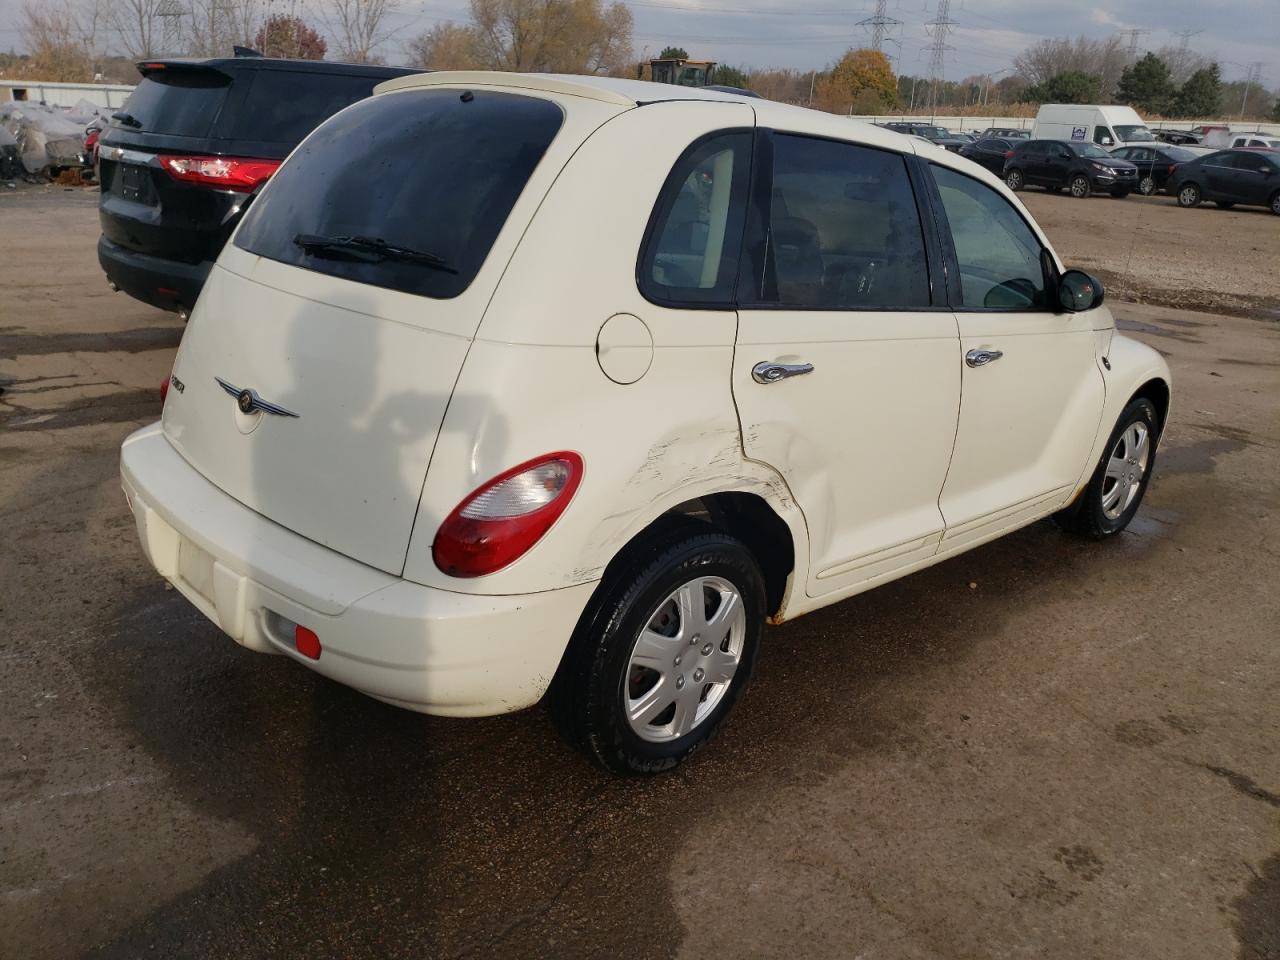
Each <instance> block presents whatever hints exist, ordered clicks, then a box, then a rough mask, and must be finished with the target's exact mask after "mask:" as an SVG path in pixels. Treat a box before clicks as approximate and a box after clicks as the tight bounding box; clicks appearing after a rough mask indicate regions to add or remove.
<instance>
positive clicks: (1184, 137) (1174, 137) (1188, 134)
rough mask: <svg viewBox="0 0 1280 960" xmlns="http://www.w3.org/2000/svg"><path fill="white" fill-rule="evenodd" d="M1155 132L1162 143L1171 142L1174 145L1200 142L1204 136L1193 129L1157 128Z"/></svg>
mask: <svg viewBox="0 0 1280 960" xmlns="http://www.w3.org/2000/svg"><path fill="white" fill-rule="evenodd" d="M1154 133H1155V138H1156V139H1157V140H1159V141H1160V142H1161V143H1170V144H1173V145H1174V146H1185V145H1186V144H1196V143H1199V142H1200V139H1201V137H1202V136H1203V134H1200V133H1196V132H1195V131H1192V130H1156V131H1154Z"/></svg>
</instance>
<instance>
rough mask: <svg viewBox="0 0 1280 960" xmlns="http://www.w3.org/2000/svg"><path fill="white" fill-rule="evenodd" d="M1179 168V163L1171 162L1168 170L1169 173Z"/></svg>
mask: <svg viewBox="0 0 1280 960" xmlns="http://www.w3.org/2000/svg"><path fill="white" fill-rule="evenodd" d="M1177 169H1178V165H1177V164H1176V163H1171V164H1169V169H1168V171H1167V172H1168V173H1173V171H1175V170H1177Z"/></svg>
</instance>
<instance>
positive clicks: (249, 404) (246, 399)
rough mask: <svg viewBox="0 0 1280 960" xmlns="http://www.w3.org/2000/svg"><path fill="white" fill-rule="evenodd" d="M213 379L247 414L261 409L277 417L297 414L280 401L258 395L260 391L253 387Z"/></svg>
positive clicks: (242, 411)
mask: <svg viewBox="0 0 1280 960" xmlns="http://www.w3.org/2000/svg"><path fill="white" fill-rule="evenodd" d="M213 379H215V380H217V381H218V386H220V387H221V388H222V389H223V390H225V391H226V392H227V393H229V394H231V396H233V397H235V398H236V406H237V407H238V408H239V409H240V412H241V413H243V414H245V415H248V414H250V413H254V412H257V411H261V412H262V413H274V414H275V415H276V416H277V417H296V416H297V414H296V413H294V412H293V411H292V410H289V409H287V408H286V407H282V406H280V404H278V403H272V402H271V401H270V400H263V399H262V397H260V396H258V391H257V390H254V389H253V388H252V387H244V388H241V387H237V386H236V385H235V384H234V383H230V382H228V381H226V380H223V379H222V378H221V377H214V378H213Z"/></svg>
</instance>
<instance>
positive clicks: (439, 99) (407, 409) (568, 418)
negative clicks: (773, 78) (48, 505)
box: [121, 72, 1169, 774]
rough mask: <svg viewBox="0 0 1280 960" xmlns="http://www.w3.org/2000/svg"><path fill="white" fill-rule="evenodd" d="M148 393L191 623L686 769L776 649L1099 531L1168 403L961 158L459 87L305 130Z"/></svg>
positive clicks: (626, 86) (443, 705)
mask: <svg viewBox="0 0 1280 960" xmlns="http://www.w3.org/2000/svg"><path fill="white" fill-rule="evenodd" d="M694 101H697V102H694ZM442 130H447V131H449V136H448V137H442V136H438V135H437V134H438V133H439V131H442ZM371 170H376V171H377V172H378V176H370V175H369V174H370V171H371ZM601 211H607V216H601ZM930 278H934V279H933V280H932V282H931V280H930ZM170 382H171V384H172V389H170V390H169V392H168V398H167V400H166V402H165V404H164V412H163V419H162V420H161V422H160V423H157V424H155V425H153V426H150V427H146V428H144V429H142V430H140V431H138V432H136V433H134V434H133V435H132V436H130V437H129V438H128V439H127V440H126V441H125V442H124V447H123V450H122V452H121V473H122V476H123V482H124V489H125V493H126V496H127V497H128V501H129V504H130V505H131V507H132V510H133V513H134V516H135V518H136V520H137V526H138V531H139V534H140V536H141V539H142V543H143V547H144V550H145V552H146V554H147V556H148V557H149V559H150V561H151V563H153V564H154V565H155V567H156V568H157V569H158V570H159V572H160V573H161V574H162V575H163V576H164V577H165V578H167V579H168V580H169V581H171V582H172V583H173V584H174V586H175V587H176V588H177V589H178V590H179V591H180V592H181V593H182V594H183V595H184V596H186V597H187V598H188V599H189V600H190V601H191V602H192V603H193V604H194V605H195V606H196V607H197V608H198V609H199V610H200V611H201V612H202V613H204V614H205V616H207V617H208V618H209V619H210V620H212V621H213V622H214V623H215V624H216V625H217V626H218V627H220V628H221V629H222V630H223V631H225V632H226V633H228V634H230V635H231V636H232V637H233V638H234V639H235V640H236V641H238V642H239V643H241V644H243V645H244V646H246V647H248V648H250V649H252V650H257V651H262V652H265V653H275V654H281V655H284V656H286V657H289V658H291V659H292V660H294V661H295V662H296V663H298V664H300V665H303V666H306V667H308V668H310V669H312V670H314V671H316V672H318V673H320V674H323V675H325V676H328V677H331V678H333V679H335V680H337V681H339V682H341V683H345V684H349V685H350V686H352V687H355V688H356V689H358V690H361V691H364V692H365V693H367V694H370V695H371V696H374V697H377V698H380V699H383V700H386V701H388V702H390V703H393V704H397V705H400V706H404V707H408V708H410V709H413V710H418V711H422V712H426V713H438V714H448V715H453V716H481V715H489V714H496V713H502V712H506V711H511V710H518V709H520V708H522V707H527V706H530V705H532V704H534V703H536V702H537V701H539V700H540V699H541V698H542V697H543V696H544V694H547V693H548V691H549V692H550V698H551V703H552V705H553V706H554V715H555V716H556V717H557V718H558V721H559V722H560V723H561V725H562V726H563V728H564V729H565V730H566V731H567V732H568V733H569V735H570V737H571V738H572V739H573V740H574V741H575V742H576V743H578V744H579V745H581V746H582V748H583V749H584V750H585V751H586V752H587V754H588V755H590V756H591V757H593V758H594V759H595V760H596V761H598V762H599V763H600V764H602V765H603V766H605V767H606V768H608V769H610V770H613V771H615V772H619V773H628V774H634V773H654V772H657V771H660V770H664V769H668V768H670V767H672V766H674V765H675V764H676V763H678V762H680V761H681V760H682V759H684V758H685V757H687V756H688V755H689V754H690V753H691V752H693V751H694V750H695V749H697V748H698V747H700V746H702V745H703V744H704V743H705V742H706V741H707V740H708V738H710V737H711V735H712V734H713V733H714V732H715V730H716V728H717V727H718V726H719V725H720V724H721V723H722V722H723V720H724V719H725V717H726V715H727V714H728V713H729V711H730V710H731V708H732V707H733V706H734V704H735V702H737V701H738V700H739V698H740V695H741V694H742V691H743V689H744V688H745V687H746V685H747V682H748V680H749V678H750V676H751V673H752V669H753V666H754V663H755V657H756V651H757V649H758V647H759V644H760V637H761V631H762V628H763V625H764V623H765V620H766V618H770V619H772V620H774V621H775V622H776V621H783V620H789V619H792V618H794V617H797V616H800V615H801V614H804V613H806V612H809V611H812V610H816V609H818V608H820V607H823V606H826V605H828V604H831V603H834V602H836V601H838V600H841V599H843V598H845V597H849V596H851V595H853V594H855V593H859V592H861V591H864V590H867V589H869V588H871V587H873V586H875V585H877V584H879V583H883V582H886V581H888V580H891V579H893V578H896V577H899V576H903V575H905V574H907V573H910V572H912V571H914V570H917V569H920V568H922V567H925V566H928V565H930V564H933V563H936V562H938V561H940V560H942V559H944V558H946V557H949V556H955V555H956V554H957V553H959V552H961V551H964V550H967V549H969V548H972V547H975V546H977V545H978V544H981V543H984V542H986V541H988V540H991V539H993V538H995V537H998V536H1001V535H1003V534H1005V533H1008V532H1009V531H1011V530H1014V529H1016V528H1018V527H1021V526H1023V525H1025V524H1029V523H1031V522H1033V521H1035V520H1037V519H1038V518H1041V517H1045V516H1050V515H1053V516H1056V517H1057V518H1058V520H1059V522H1060V523H1061V524H1062V525H1063V526H1064V527H1066V528H1067V529H1068V530H1072V531H1076V532H1078V533H1081V534H1084V535H1087V536H1089V537H1095V538H1105V537H1108V536H1113V535H1114V534H1116V533H1117V532H1119V531H1120V530H1123V529H1124V528H1125V526H1126V525H1127V524H1128V523H1129V521H1130V520H1131V519H1132V517H1133V515H1134V512H1135V511H1136V510H1137V509H1138V504H1139V503H1140V502H1141V500H1142V495H1143V491H1144V490H1145V488H1146V485H1147V482H1148V480H1149V478H1150V475H1151V468H1152V465H1153V463H1154V458H1155V455H1156V448H1157V444H1158V441H1159V439H1160V436H1161V432H1162V430H1163V427H1164V422H1165V414H1166V412H1167V410H1168V405H1169V372H1168V368H1167V367H1166V365H1165V363H1164V361H1163V360H1162V359H1161V357H1160V355H1159V354H1158V353H1157V352H1156V351H1155V350H1152V349H1150V348H1149V347H1146V346H1144V345H1142V344H1140V343H1138V342H1136V341H1134V340H1130V339H1127V338H1125V337H1123V336H1120V335H1118V334H1117V333H1116V331H1115V327H1114V323H1113V320H1112V317H1111V314H1110V311H1109V310H1108V309H1107V308H1106V307H1105V306H1104V305H1103V290H1102V286H1101V284H1100V283H1098V281H1097V280H1095V279H1092V278H1091V277H1089V276H1087V275H1085V274H1083V273H1081V272H1079V271H1071V270H1066V269H1065V268H1064V266H1063V265H1062V263H1061V262H1060V261H1059V259H1058V258H1057V256H1056V255H1055V254H1054V252H1053V250H1052V248H1051V247H1050V245H1049V242H1048V240H1047V239H1046V237H1045V235H1044V233H1043V232H1042V231H1041V230H1040V229H1039V227H1037V226H1036V224H1035V221H1034V220H1033V219H1032V218H1031V216H1030V215H1029V214H1028V213H1027V211H1026V210H1025V209H1024V208H1023V207H1022V205H1021V204H1019V203H1018V201H1017V199H1016V198H1015V197H1014V196H1013V194H1011V193H1010V192H1009V191H1008V190H1007V189H1006V188H1005V187H1004V185H1003V184H1002V183H1001V182H1000V181H999V180H998V179H997V178H995V177H992V176H991V175H990V174H988V173H986V172H985V171H982V170H978V169H975V168H974V166H973V165H972V164H970V163H968V162H966V161H963V160H961V159H960V158H958V157H955V156H953V155H951V154H948V153H946V152H945V151H942V150H937V149H933V148H925V147H923V146H921V147H920V149H919V151H917V149H916V144H915V142H914V141H912V140H911V139H910V138H908V137H903V136H899V135H897V134H894V133H891V132H888V131H884V130H880V129H877V128H875V127H873V126H870V125H865V124H853V123H847V122H844V121H843V120H841V119H840V118H833V117H831V116H829V115H827V114H823V113H818V112H815V111H810V110H805V109H801V108H798V107H792V106H787V105H784V104H778V103H773V102H770V101H767V100H756V101H750V102H748V101H745V100H743V99H742V98H740V97H736V96H733V95H728V94H723V93H717V92H715V91H711V90H707V89H705V88H703V89H699V88H690V87H681V86H669V85H667V86H655V85H653V84H648V83H642V82H639V81H631V80H617V79H613V78H605V77H549V76H540V75H537V74H528V75H522V74H511V73H494V74H477V73H471V72H467V73H456V74H450V73H437V74H424V75H422V76H417V77H404V78H401V79H399V80H393V81H390V82H388V83H385V84H382V85H380V86H379V87H378V89H377V92H376V95H375V96H374V97H372V98H370V99H368V100H366V101H364V102H362V103H358V104H356V105H355V106H353V107H351V108H350V109H348V110H345V111H343V112H342V113H341V114H339V115H338V116H336V117H334V118H332V119H331V120H329V121H327V122H326V123H324V124H323V125H321V127H320V128H319V129H318V130H316V132H315V133H314V134H312V135H311V136H310V137H308V138H307V140H306V141H305V142H304V143H303V144H302V145H301V146H300V147H299V149H298V150H297V151H296V152H295V153H294V154H293V155H292V156H291V157H290V158H289V160H288V161H287V162H286V163H285V165H284V166H283V167H282V168H281V169H280V170H279V172H278V173H277V174H276V175H275V176H274V177H273V178H272V180H271V182H270V183H269V184H268V185H267V187H266V189H265V190H264V191H263V192H262V195H261V196H260V197H259V198H258V199H257V201H255V203H254V205H253V206H252V207H251V208H250V209H249V212H248V213H247V214H246V216H245V217H244V219H243V220H242V221H241V223H240V225H239V227H238V228H237V230H236V232H235V233H234V235H233V236H232V239H231V242H229V243H228V244H227V245H226V247H224V248H223V250H222V253H221V255H220V256H219V258H218V267H217V269H215V270H214V271H213V272H212V273H211V274H210V277H209V282H208V283H207V284H206V286H205V289H204V292H203V293H202V294H201V295H200V299H199V302H198V303H197V305H196V309H195V312H194V313H193V314H192V317H191V323H190V326H189V327H188V328H187V330H186V333H185V336H184V337H183V340H182V344H181V346H180V348H179V350H178V354H177V357H176V359H175V362H174V366H173V372H172V377H171V381H170ZM962 395H963V402H962V401H961V396H962ZM868 451H875V456H868ZM886 463H891V464H892V465H893V467H892V469H886V468H885V464H886ZM823 682H824V683H828V684H834V685H836V686H837V687H838V686H839V684H840V683H841V680H840V678H838V677H830V676H828V677H825V678H824V680H823Z"/></svg>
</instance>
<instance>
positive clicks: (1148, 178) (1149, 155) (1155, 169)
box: [1111, 146, 1199, 196]
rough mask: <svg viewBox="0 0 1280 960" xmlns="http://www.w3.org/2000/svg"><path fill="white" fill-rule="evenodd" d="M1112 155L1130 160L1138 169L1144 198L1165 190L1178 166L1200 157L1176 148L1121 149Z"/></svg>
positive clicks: (1185, 149) (1140, 187) (1186, 150)
mask: <svg viewBox="0 0 1280 960" xmlns="http://www.w3.org/2000/svg"><path fill="white" fill-rule="evenodd" d="M1111 155H1112V156H1113V157H1116V158H1118V159H1120V160H1128V161H1129V162H1130V163H1132V164H1133V165H1134V166H1135V167H1137V168H1138V192H1139V193H1141V194H1142V195H1143V196H1150V195H1151V194H1153V193H1156V192H1158V191H1161V190H1163V189H1164V188H1165V185H1166V184H1167V183H1168V182H1169V177H1170V176H1171V175H1172V173H1173V171H1174V168H1175V167H1176V166H1177V165H1178V164H1180V163H1189V162H1190V161H1192V160H1194V159H1196V157H1197V156H1199V154H1198V153H1196V152H1194V151H1192V150H1188V149H1187V148H1185V147H1175V146H1155V147H1121V148H1120V149H1119V150H1113V151H1111Z"/></svg>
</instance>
